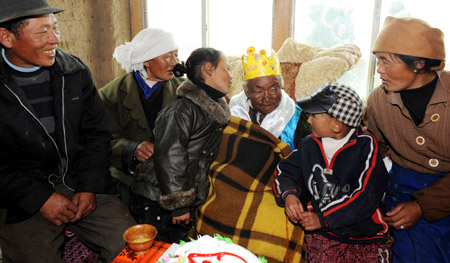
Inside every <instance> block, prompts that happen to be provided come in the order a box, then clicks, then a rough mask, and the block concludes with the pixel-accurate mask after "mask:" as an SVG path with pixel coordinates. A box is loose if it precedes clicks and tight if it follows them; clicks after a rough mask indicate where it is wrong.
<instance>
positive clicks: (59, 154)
mask: <svg viewBox="0 0 450 263" xmlns="http://www.w3.org/2000/svg"><path fill="white" fill-rule="evenodd" d="M62 83H63V85H62V86H63V89H62V95H63V98H62V103H63V106H62V110H63V135H64V136H63V137H64V147H65V153H66V156H67V142H66V131H65V125H64V76H62ZM4 86H5V87H6V88H7V89H8V90H9V92H11V94H13V96H14V97H16V99H17V101H18V102H19V104H20V105H21V106H22V108H24V109H25V111H27V112H28V113H29V114H30V115H31V116H32V117H33V118H34V119H35V120H36V121H37V122H38V123H39V125H40V126H41V127H42V129H43V130H44V132H45V134H46V135H47V137H48V138H50V140H51V141H52V143H53V146H55V149H56V152H57V153H58V156H59V161H60V163H61V167H62V168H63V173H62V175H59V176H58V175H56V174H50V175H49V177H48V182H49V183H50V184H51V185H53V187H54V186H55V184H54V183H53V182H52V181H51V178H52V176H55V177H57V178H59V179H61V180H62V183H63V184H64V185H65V186H66V187H67V188H69V189H71V190H73V191H74V189H72V188H70V187H69V186H67V185H66V183H65V181H64V178H65V175H66V173H67V169H68V168H67V166H68V165H67V164H65V163H64V160H63V158H62V156H61V152H60V151H59V148H58V145H57V144H56V142H55V140H54V139H53V137H52V136H51V135H50V134H49V133H48V131H47V129H46V128H45V127H44V125H43V124H42V122H41V121H40V120H39V119H38V118H37V117H36V116H35V115H34V114H33V113H32V112H31V111H30V110H29V109H28V108H27V107H26V106H25V105H24V104H23V102H22V100H21V99H20V98H19V96H17V94H16V93H14V91H13V90H12V89H11V88H10V87H9V86H8V85H6V84H4ZM68 160H69V158H67V162H68Z"/></svg>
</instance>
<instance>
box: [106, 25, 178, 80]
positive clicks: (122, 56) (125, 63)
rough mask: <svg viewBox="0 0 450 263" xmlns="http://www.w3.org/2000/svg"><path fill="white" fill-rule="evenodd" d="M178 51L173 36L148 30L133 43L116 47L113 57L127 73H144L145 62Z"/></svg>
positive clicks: (156, 30) (155, 29)
mask: <svg viewBox="0 0 450 263" xmlns="http://www.w3.org/2000/svg"><path fill="white" fill-rule="evenodd" d="M177 49H178V45H177V43H176V42H175V39H174V37H173V35H172V34H171V33H169V32H167V31H164V30H162V29H159V28H146V29H144V30H142V31H141V32H139V33H138V34H137V35H136V36H135V37H134V38H133V39H132V40H131V42H125V44H124V45H120V46H118V47H116V49H115V50H114V53H113V57H114V58H115V59H116V60H117V62H119V63H120V65H122V68H123V69H124V70H125V71H126V72H127V73H129V72H131V71H142V70H143V69H144V64H143V62H145V61H149V60H151V59H153V58H156V57H159V56H161V55H163V54H166V53H168V52H171V51H174V50H177Z"/></svg>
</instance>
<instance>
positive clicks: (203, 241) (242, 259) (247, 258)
mask: <svg viewBox="0 0 450 263" xmlns="http://www.w3.org/2000/svg"><path fill="white" fill-rule="evenodd" d="M201 262H208V263H216V262H222V263H267V260H266V259H265V258H264V257H257V256H255V255H254V254H253V253H251V252H250V251H248V250H247V249H245V248H243V247H241V246H239V245H236V244H233V242H232V241H231V239H229V238H223V237H221V236H219V235H215V236H214V237H211V236H208V235H205V236H200V237H199V238H198V239H197V240H192V241H190V242H181V243H180V247H179V248H178V249H177V250H176V251H175V252H174V253H173V254H170V255H167V256H165V257H162V258H161V259H160V260H158V261H157V263H201Z"/></svg>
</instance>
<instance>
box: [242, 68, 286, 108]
mask: <svg viewBox="0 0 450 263" xmlns="http://www.w3.org/2000/svg"><path fill="white" fill-rule="evenodd" d="M247 87H248V89H247V90H246V91H245V94H246V95H247V97H248V98H250V101H251V103H252V106H253V108H254V109H255V110H256V111H258V112H260V113H263V114H269V113H270V112H272V111H273V110H274V109H276V108H277V107H278V105H279V104H280V101H281V89H282V87H281V82H280V78H278V77H277V76H276V75H272V76H263V77H258V78H254V79H250V80H248V82H247Z"/></svg>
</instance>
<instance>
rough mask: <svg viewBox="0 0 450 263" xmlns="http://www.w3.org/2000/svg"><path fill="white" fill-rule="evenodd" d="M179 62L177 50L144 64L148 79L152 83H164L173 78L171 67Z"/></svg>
mask: <svg viewBox="0 0 450 263" xmlns="http://www.w3.org/2000/svg"><path fill="white" fill-rule="evenodd" d="M178 62H179V60H178V50H174V51H171V52H168V53H166V54H163V55H161V56H159V57H156V58H154V59H151V60H149V61H146V62H144V66H145V69H146V70H147V74H148V79H149V80H153V81H166V80H171V79H172V78H173V72H172V70H173V67H174V66H175V65H176V64H177V63H178Z"/></svg>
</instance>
